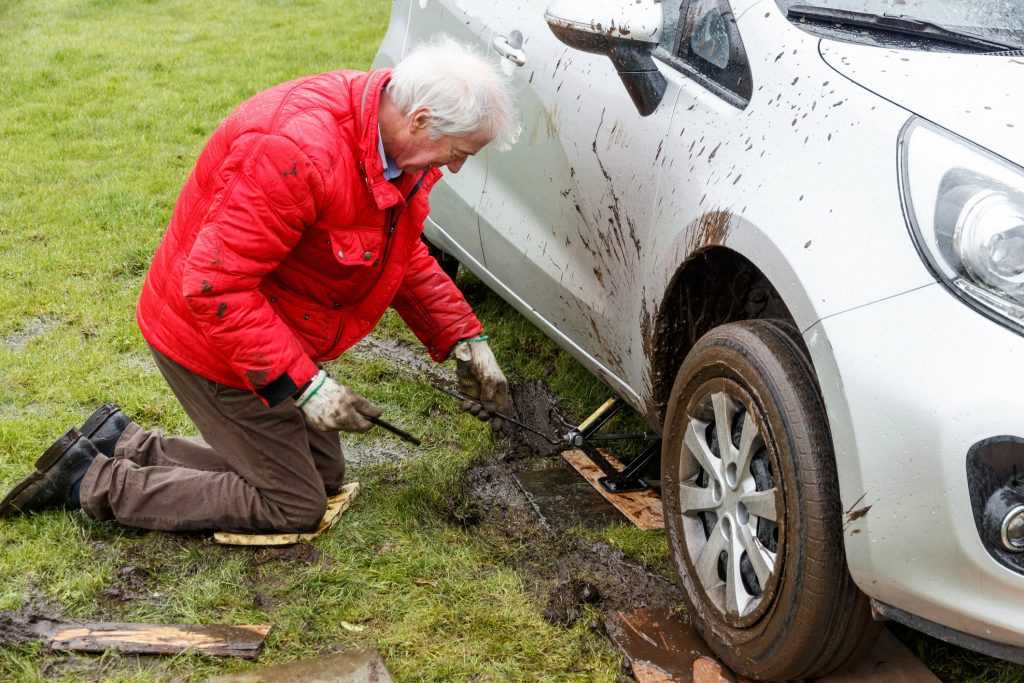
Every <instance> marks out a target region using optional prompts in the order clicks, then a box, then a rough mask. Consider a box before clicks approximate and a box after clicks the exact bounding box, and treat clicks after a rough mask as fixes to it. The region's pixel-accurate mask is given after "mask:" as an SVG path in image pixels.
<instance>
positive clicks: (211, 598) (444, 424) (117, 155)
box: [0, 0, 1024, 683]
mask: <svg viewBox="0 0 1024 683" xmlns="http://www.w3.org/2000/svg"><path fill="white" fill-rule="evenodd" d="M389 6H390V3H388V2H386V1H385V0H378V1H377V2H357V1H356V0H331V1H327V0H323V1H321V0H294V1H290V2H286V1H284V0H277V1H274V0H259V1H256V0H254V1H252V2H246V3H217V2H199V1H198V0H32V1H31V2H30V1H28V0H5V1H4V2H2V3H0V35H2V36H3V37H4V48H5V49H4V50H2V51H0V137H2V139H3V144H2V145H0V179H2V181H0V485H2V487H3V488H6V487H7V486H8V485H10V484H11V483H13V482H14V481H15V480H16V479H17V478H18V477H20V476H22V475H23V474H24V473H25V472H26V471H27V470H28V469H29V468H30V467H31V463H32V461H33V460H34V458H35V457H36V456H37V455H38V453H39V452H40V451H41V450H42V449H43V448H45V447H46V446H47V445H48V444H49V443H50V442H51V441H52V440H53V439H54V438H55V437H56V436H57V435H58V434H60V433H62V432H63V431H64V430H66V429H67V428H68V427H69V426H71V425H73V424H78V423H80V422H81V420H82V419H83V418H84V417H85V416H86V415H87V414H88V413H89V411H90V410H91V409H92V408H94V407H95V406H96V405H97V404H98V403H101V402H103V401H106V400H112V399H113V400H117V401H118V402H119V403H121V405H122V406H123V407H124V408H125V410H126V411H127V412H128V413H129V414H131V415H132V416H134V417H135V418H136V419H137V420H138V421H139V422H140V423H142V424H143V425H145V426H159V427H161V428H163V429H165V430H166V431H168V432H190V431H191V430H192V426H191V424H190V423H189V422H188V420H187V419H186V417H185V416H184V414H183V413H182V411H181V409H180V407H179V406H178V405H177V402H176V401H175V399H174V397H173V395H172V394H171V393H170V391H169V390H168V389H167V388H166V386H165V385H164V382H163V380H162V379H161V378H160V376H159V375H158V374H156V373H155V372H154V368H153V366H152V364H151V362H150V361H149V360H148V356H147V352H146V350H145V346H144V344H143V341H142V339H141V337H140V335H139V333H138V331H137V329H136V326H135V322H134V306H135V300H136V298H137V296H138V291H139V287H140V284H141V280H142V276H143V274H144V273H145V270H146V268H147V266H148V262H149V258H150V256H151V254H152V252H153V250H154V249H155V247H156V245H157V243H158V241H159V239H160V237H161V235H162V233H163V229H164V227H165V225H166V223H167V220H168V217H169V215H170V211H171V208H172V205H173V202H174V199H175V197H176V195H177V191H178V189H179V187H180V185H181V183H182V182H183V180H184V178H185V177H186V175H187V174H188V172H189V170H190V168H191V164H192V162H193V160H194V159H195V157H196V156H197V154H198V152H199V150H200V149H201V146H202V144H203V142H204V140H205V139H206V137H207V136H208V135H209V134H210V132H211V131H212V130H213V129H214V128H215V127H216V125H217V124H218V122H219V121H220V120H221V119H222V118H223V117H224V116H225V115H226V114H227V113H228V112H229V111H230V110H231V109H232V108H233V107H234V106H235V105H236V104H237V103H238V102H240V101H242V100H243V99H245V98H246V97H248V96H250V95H252V94H254V93H256V92H258V91H259V90H261V89H263V88H266V87H268V86H271V85H273V84H275V83H278V82H280V81H284V80H287V79H290V78H293V77H296V76H299V75H303V74H307V73H315V72H319V71H325V70H329V69H335V68H342V67H349V68H365V67H366V66H368V65H369V63H370V61H371V60H372V57H373V54H374V52H375V50H376V46H377V45H378V44H379V42H380V39H381V37H382V36H383V32H384V29H385V27H386V24H387V19H388V12H389ZM463 285H464V286H465V288H466V291H467V295H468V297H469V298H470V300H471V302H472V303H473V304H474V306H475V308H476V309H477V311H478V313H479V315H480V316H481V318H482V319H483V320H484V321H485V324H486V325H487V327H488V330H489V332H490V333H491V335H492V337H493V340H492V346H493V347H494V348H495V351H496V353H497V355H498V357H499V358H500V359H501V360H502V362H503V364H505V366H506V370H507V371H508V372H509V374H510V375H511V377H512V378H513V379H519V380H522V379H527V378H544V379H545V380H547V381H548V383H549V384H550V385H551V387H552V389H553V390H554V391H555V392H556V393H557V394H558V395H559V396H561V397H563V398H564V400H565V402H566V404H567V406H568V408H569V410H570V411H571V412H574V413H575V414H577V415H582V414H585V413H586V412H587V410H588V408H591V407H593V406H594V405H597V404H598V403H600V401H601V400H603V399H604V398H605V397H606V393H607V392H606V390H605V389H604V388H603V387H602V386H601V385H600V383H599V382H597V381H596V380H595V379H594V378H593V377H591V376H590V375H589V374H588V373H587V372H586V371H584V370H583V369H582V368H581V367H580V366H579V365H578V364H576V363H575V362H574V361H573V360H572V359H571V358H570V357H569V356H567V355H566V354H564V353H561V352H560V351H558V350H557V349H556V348H555V347H554V346H553V345H552V344H551V342H549V341H548V340H547V339H545V338H544V337H543V336H542V335H540V334H539V333H538V332H537V331H536V330H535V329H534V328H532V327H531V326H530V325H529V324H528V323H527V322H526V321H525V320H524V319H523V318H521V317H520V316H518V315H517V314H516V313H515V312H514V311H512V310H511V309H510V308H509V307H507V306H506V305H504V304H503V303H502V302H500V301H499V300H497V299H496V298H495V297H494V296H492V295H490V294H488V293H487V292H486V291H485V290H483V288H482V287H481V286H480V285H479V284H478V283H476V282H475V281H474V280H472V278H465V279H464V281H463ZM375 334H377V335H378V336H381V337H390V338H397V339H401V340H403V341H406V342H409V343H410V344H415V340H414V339H413V337H412V335H411V334H410V333H409V332H408V330H406V329H405V328H404V326H403V325H402V324H401V322H400V321H399V320H398V319H397V318H396V317H395V316H393V315H392V316H388V317H387V318H385V320H384V322H383V323H382V325H381V326H380V327H379V328H378V330H377V331H376V333H375ZM333 370H334V373H335V374H336V375H338V376H340V377H343V378H344V379H345V381H346V382H348V383H350V384H352V385H354V386H355V388H357V389H358V390H360V391H363V392H365V393H366V394H367V395H369V396H370V397H371V398H373V399H374V400H376V401H377V402H379V403H381V404H382V405H383V406H384V407H385V408H386V410H387V413H388V414H389V415H395V416H399V417H397V418H396V420H395V421H396V422H398V423H399V424H402V425H405V426H408V427H409V428H410V429H412V431H414V432H415V433H416V434H417V435H418V436H421V437H423V438H424V440H425V443H426V446H425V448H423V449H422V450H420V451H417V455H416V457H414V458H411V459H409V460H406V461H403V462H400V463H385V464H381V465H374V466H369V467H364V468H362V469H361V470H359V471H357V472H355V473H354V475H355V476H354V478H358V479H359V480H360V481H361V482H362V484H363V486H364V490H363V494H362V495H361V496H360V498H359V499H358V500H357V501H356V504H355V505H354V507H353V508H352V509H351V510H350V511H349V512H348V513H346V516H345V518H344V519H343V521H342V524H341V526H340V527H339V529H338V530H337V531H336V532H334V533H332V534H329V535H327V536H325V537H323V538H322V539H320V540H319V541H318V542H317V543H316V550H317V552H318V553H319V558H313V561H309V562H307V561H304V560H303V559H302V558H292V559H288V558H287V557H285V558H281V557H279V556H276V555H266V556H265V555H261V554H254V553H253V551H250V550H238V549H230V548H224V547H220V546H216V545H213V544H212V543H210V542H209V540H207V539H206V538H205V537H203V536H196V535H172V534H150V533H142V532H137V531H134V530H131V529H123V528H121V527H118V526H117V525H114V524H106V523H97V522H93V521H90V520H88V519H87V518H85V517H84V516H82V515H80V514H64V513H48V514H43V515H38V516H34V517H28V518H22V519H17V520H14V521H10V522H4V523H3V524H0V547H2V548H3V553H2V555H0V610H14V609H18V608H20V607H22V606H23V605H25V604H31V605H36V606H39V607H41V608H44V609H53V610H57V611H59V612H62V613H64V614H66V615H68V616H71V617H79V618H91V619H112V620H132V621H154V622H186V623H187V622H200V623H214V622H217V623H264V622H265V623H273V624H274V630H273V632H272V634H271V637H270V639H269V642H268V647H267V650H266V651H265V653H264V655H263V656H262V657H261V663H273V662H280V661H287V660H292V659H297V658H301V657H304V656H309V655H314V654H318V653H323V652H328V651H333V650H337V649H343V648H348V647H354V646H359V645H371V644H374V645H376V646H378V647H380V648H381V650H382V651H383V653H384V656H385V659H386V660H387V662H388V665H389V667H390V668H391V669H392V671H393V672H394V673H395V674H396V676H397V677H398V678H399V679H400V680H437V681H443V680H467V679H472V680H484V681H486V680H558V681H562V680H588V681H589V680H598V681H600V680H606V681H611V680H615V679H616V678H617V676H618V675H619V667H620V660H619V657H618V656H617V655H615V654H614V653H613V651H612V649H611V648H610V646H609V645H608V643H607V641H606V640H604V639H603V638H602V637H600V636H598V635H596V634H595V633H593V632H592V631H591V630H589V629H588V628H587V626H586V622H587V621H588V620H586V619H584V620H582V621H581V622H580V625H578V626H574V627H572V628H569V629H564V628H559V627H554V626H551V625H550V624H548V623H547V622H546V621H545V620H544V619H543V618H542V611H543V607H544V606H543V604H541V602H539V601H538V599H537V598H536V597H535V596H533V595H531V594H530V592H529V590H527V588H526V585H525V583H526V580H525V579H526V578H528V577H524V576H522V575H520V574H519V573H518V572H517V571H516V570H515V568H514V567H513V566H511V565H509V564H507V563H504V562H502V561H501V560H500V559H498V558H500V557H501V556H502V552H501V551H502V549H501V548H500V544H501V543H502V540H501V539H500V538H493V537H491V536H488V534H486V533H477V532H475V531H474V530H472V529H465V528H463V527H462V526H460V525H459V524H457V523H453V520H452V516H451V510H452V507H453V505H455V504H457V502H458V497H459V495H460V491H461V488H460V482H461V477H462V473H463V472H464V471H465V469H466V468H468V467H469V466H471V465H472V463H474V462H476V461H477V460H478V459H480V458H481V457H482V456H483V455H484V454H486V453H488V452H490V451H492V450H493V449H494V448H495V444H494V443H493V442H492V440H491V436H490V434H489V432H487V431H486V430H485V429H484V428H483V427H482V426H481V425H480V424H479V423H477V422H476V421H475V420H473V419H472V418H470V417H468V416H466V415H463V414H461V413H459V412H458V411H457V410H456V408H455V405H454V404H453V402H452V401H450V400H449V399H447V398H444V397H441V396H439V395H438V394H437V393H436V392H434V391H433V390H432V389H430V388H428V387H426V386H425V385H424V383H422V382H417V381H415V380H414V378H412V377H410V376H409V375H408V373H402V372H400V371H398V370H396V369H395V367H394V366H393V365H392V364H389V363H387V362H384V361H382V360H380V359H374V358H368V357H362V356H355V355H349V356H346V357H345V358H344V359H342V360H341V361H339V362H338V363H337V364H336V365H335V366H334V368H333ZM346 443H350V444H354V445H355V446H363V447H370V448H372V447H374V446H375V445H392V444H393V442H392V441H390V437H388V436H386V435H381V434H371V435H367V436H362V437H358V438H354V439H351V440H347V441H346ZM578 533H580V534H582V535H584V536H586V537H590V538H600V539H602V540H604V541H606V542H608V543H610V544H611V545H614V546H616V547H618V548H620V549H622V550H623V551H624V552H626V553H627V554H629V555H631V556H633V557H635V558H637V559H638V560H639V561H641V562H643V563H645V564H647V565H649V566H651V567H652V568H653V569H654V570H656V571H658V572H661V573H663V574H666V575H671V571H672V570H671V566H670V564H669V563H668V562H667V560H666V557H665V553H666V549H665V543H664V537H663V536H662V535H660V534H656V533H651V532H640V531H637V530H636V529H632V528H629V527H626V526H618V527H612V528H610V529H607V530H605V531H601V532H594V531H587V532H584V531H579V532H578ZM343 622H344V623H346V624H349V625H355V626H356V628H355V629H352V628H351V627H346V626H345V625H344V624H343ZM360 629H362V630H360ZM904 637H905V638H907V639H908V640H909V641H910V642H911V643H912V644H913V645H914V647H916V648H918V649H919V650H920V651H921V653H922V654H923V655H924V656H926V657H927V658H928V661H929V662H930V663H932V665H933V667H934V668H936V670H938V671H939V673H940V674H941V675H942V677H943V678H944V680H947V681H979V682H980V681H992V682H999V683H1010V682H1011V681H1020V680H1024V677H1021V676H1020V669H1019V667H1011V666H1009V665H1005V664H1002V663H998V662H994V661H993V660H988V659H985V658H981V657H976V656H973V655H970V654H966V653H964V652H963V651H961V650H957V649H955V648H948V647H945V646H942V645H941V644H938V643H937V642H936V641H933V640H931V639H927V638H924V637H921V636H916V635H912V634H911V635H906V634H904ZM248 666H250V665H248V664H245V663H241V662H233V661H223V660H215V659H209V658H203V657H198V656H191V655H183V656H178V657H167V658H132V657H124V656H117V655H104V656H101V657H84V658H83V657H73V658H67V657H64V656H60V655H54V654H51V653H46V652H42V651H41V650H40V649H39V648H38V646H35V645H26V646H17V647H15V646H8V647H0V680H4V681H41V680H66V681H77V680H107V681H153V680H169V679H187V680H201V679H203V678H204V677H206V676H208V675H211V674H215V673H225V672H229V671H234V670H241V669H244V668H246V667H248Z"/></svg>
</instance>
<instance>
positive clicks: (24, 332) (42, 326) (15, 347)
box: [3, 315, 60, 353]
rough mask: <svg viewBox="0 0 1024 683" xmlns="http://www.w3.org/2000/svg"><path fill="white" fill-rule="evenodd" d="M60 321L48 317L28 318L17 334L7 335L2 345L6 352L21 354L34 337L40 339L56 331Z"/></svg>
mask: <svg viewBox="0 0 1024 683" xmlns="http://www.w3.org/2000/svg"><path fill="white" fill-rule="evenodd" d="M59 324H60V319H59V318H55V317H52V316H48V315H39V316H36V317H34V318H29V319H28V320H27V321H26V322H25V324H24V325H22V326H21V329H19V330H18V331H17V332H15V333H13V334H9V335H7V336H6V337H4V339H3V345H4V347H5V348H6V349H7V350H8V351H13V352H14V353H21V352H22V351H24V350H25V347H27V346H28V343H29V342H30V341H32V340H33V339H35V338H36V337H41V336H43V335H44V334H46V333H47V332H49V331H51V330H53V329H56V327H57V326H58V325H59Z"/></svg>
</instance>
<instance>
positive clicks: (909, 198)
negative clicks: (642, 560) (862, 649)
mask: <svg viewBox="0 0 1024 683" xmlns="http://www.w3.org/2000/svg"><path fill="white" fill-rule="evenodd" d="M812 1H813V0H808V2H812ZM439 33H446V34H448V35H451V36H452V37H454V38H456V39H458V40H461V41H464V42H472V43H476V44H477V45H478V46H479V48H480V50H481V51H484V50H486V51H489V52H490V51H493V52H494V54H495V58H496V59H499V60H500V61H501V63H502V64H503V65H504V68H505V70H506V72H507V73H508V74H509V75H510V77H511V78H512V80H513V83H514V87H515V89H516V93H517V97H518V102H519V105H520V107H521V109H522V116H523V125H524V130H523V135H522V137H521V139H520V141H519V142H518V143H517V144H516V145H515V146H514V147H513V148H512V149H511V150H510V151H508V152H498V151H487V152H486V153H485V154H484V155H482V158H480V159H475V160H471V161H470V162H469V163H467V164H466V165H465V167H464V168H463V170H462V171H461V172H460V173H459V174H458V175H449V176H447V177H446V179H445V181H444V182H443V183H441V184H440V185H439V186H438V187H437V188H436V189H435V190H434V192H433V195H432V213H431V217H430V220H429V221H428V225H427V228H426V236H427V238H428V239H429V240H430V241H431V242H432V243H433V244H434V245H436V246H437V247H439V248H440V249H442V250H443V251H444V252H446V253H447V254H449V255H451V256H453V257H454V258H456V259H458V261H459V262H461V263H462V264H463V265H464V266H465V267H467V268H469V269H470V270H471V271H472V272H473V273H475V274H476V275H477V276H478V277H479V278H480V279H481V280H483V281H484V282H485V283H487V284H488V285H489V286H490V287H491V288H493V289H494V291H496V292H497V293H498V294H499V295H500V296H502V297H503V298H504V299H506V300H507V301H508V302H509V303H510V304H512V305H513V306H514V307H515V308H517V309H518V310H519V311H520V312H521V313H522V314H523V315H525V316H526V317H527V318H529V319H530V320H531V321H532V322H533V323H535V324H536V325H537V326H538V327H539V328H541V329H542V330H543V331H544V332H545V333H546V334H548V335H549V336H550V337H551V338H552V339H554V340H555V341H556V342H557V343H558V344H559V345H561V346H562V347H563V348H565V349H566V350H567V351H569V352H570V353H572V354H573V355H574V356H575V357H576V358H577V359H579V361H580V362H581V363H583V364H584V365H586V366H587V367H588V368H590V369H591V370H592V371H593V372H594V373H596V374H597V375H598V376H600V377H601V378H602V379H603V380H604V382H606V383H607V384H608V386H609V387H611V388H612V389H613V390H614V391H615V392H616V393H617V394H618V395H620V396H621V397H623V398H624V399H625V400H626V401H628V402H629V403H630V404H631V405H632V406H634V407H635V408H636V409H637V410H638V411H640V412H641V413H642V414H643V415H644V416H645V417H646V419H647V420H648V421H649V422H650V424H651V425H652V426H653V427H654V428H656V429H658V430H659V431H660V433H661V435H662V437H663V442H662V452H661V459H662V496H663V499H664V502H665V505H666V517H667V531H668V535H669V540H670V547H671V551H672V555H673V559H674V562H675V566H676V567H677V569H678V571H679V575H680V577H681V580H682V585H683V586H684V588H685V593H686V596H687V603H688V604H687V607H688V610H689V613H690V615H691V616H692V618H693V619H694V621H695V623H696V624H697V626H698V628H699V629H700V631H701V632H702V634H703V635H704V637H705V638H706V640H707V641H708V643H709V644H710V645H711V646H712V647H713V648H714V649H715V650H716V652H717V653H718V654H719V655H720V656H721V657H722V658H723V659H724V660H725V661H726V662H727V663H728V664H729V665H730V666H731V667H732V668H733V669H734V670H736V671H737V672H739V673H741V674H744V675H747V676H750V677H754V678H759V679H763V680H788V679H796V678H804V677H812V676H814V675H817V674H821V673H823V672H826V671H829V670H831V669H834V668H836V667H838V666H841V665H842V664H843V663H844V662H845V661H846V660H847V659H849V658H850V657H851V653H853V652H854V651H855V650H856V649H857V647H859V646H860V645H861V644H863V643H865V642H866V641H867V640H869V639H870V638H871V636H872V635H873V633H874V632H875V630H876V628H875V626H874V624H875V620H877V619H884V618H888V619H894V620H897V621H900V622H903V623H906V624H909V625H911V626H913V627H915V628H917V629H920V630H922V631H925V632H927V633H930V634H932V635H935V636H937V637H939V638H943V639H946V640H948V641H951V642H954V643H956V644H958V645H961V646H964V647H968V648H973V649H975V650H978V651H981V652H985V653H988V654H991V655H994V656H997V657H1002V658H1005V659H1010V660H1015V661H1018V662H1024V552H1022V551H1024V398H1022V395H1021V384H1022V382H1021V380H1022V378H1024V363H1022V361H1024V339H1022V336H1021V335H1022V334H1024V117H1022V115H1021V112H1024V88H1021V84H1022V83H1024V51H1021V49H1020V46H1021V45H1024V11H1022V8H1021V6H1020V4H1019V3H1017V2H1008V1H1004V0H817V2H816V3H815V4H813V5H812V4H805V5H797V4H795V3H794V2H792V1H791V0H682V1H681V2H680V0H672V1H668V0H666V1H665V2H658V1H656V0H554V2H553V1H552V0H517V1H514V0H506V1H503V2H482V1H478V0H473V1H470V0H396V1H395V2H394V6H393V10H392V18H391V25H390V28H389V30H388V33H387V36H386V37H385V39H384V42H383V44H382V46H381V48H380V52H379V54H378V57H377V60H376V66H388V65H391V64H393V63H395V62H397V61H398V60H399V59H401V57H402V55H403V54H404V53H405V52H406V51H408V50H409V49H410V48H411V46H413V45H414V44H416V43H417V42H420V41H424V40H428V39H430V38H431V36H433V35H435V34H439ZM873 617H874V619H873Z"/></svg>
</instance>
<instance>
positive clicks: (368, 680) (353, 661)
mask: <svg viewBox="0 0 1024 683" xmlns="http://www.w3.org/2000/svg"><path fill="white" fill-rule="evenodd" d="M206 683H394V679H393V678H392V677H391V672H389V671H388V668H387V666H385V664H384V660H383V659H382V658H381V656H380V653H379V652H377V651H376V650H355V651H351V652H341V653H338V654H333V655H327V656H325V657H318V658H316V659H304V660H299V661H297V662H289V663H288V664H277V665H275V666H268V667H260V668H257V669H251V670H249V671H245V672H243V673H237V674H228V675H225V676H216V677H214V678H209V679H207V680H206Z"/></svg>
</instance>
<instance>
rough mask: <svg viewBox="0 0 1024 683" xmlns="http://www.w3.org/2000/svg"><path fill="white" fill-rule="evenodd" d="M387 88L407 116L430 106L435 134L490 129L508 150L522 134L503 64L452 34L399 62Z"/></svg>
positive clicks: (465, 132)
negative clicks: (457, 40) (457, 39)
mask: <svg viewBox="0 0 1024 683" xmlns="http://www.w3.org/2000/svg"><path fill="white" fill-rule="evenodd" d="M387 92H388V95H389V96H390V97H391V101H392V102H394V104H395V106H396V107H397V108H398V110H399V111H400V112H402V114H403V115H404V116H409V115H410V114H412V113H413V112H415V111H417V110H418V109H422V108H426V109H428V110H429V111H430V118H431V124H430V132H431V135H432V136H433V137H435V138H437V137H440V136H441V135H456V136H458V135H468V134H471V133H476V132H484V133H487V134H488V135H489V136H490V138H491V140H492V141H493V142H494V143H495V145H496V146H497V147H498V149H503V150H504V149H508V148H509V147H511V146H512V145H513V144H514V143H515V141H516V139H517V138H518V137H519V129H520V127H519V115H518V113H517V112H516V107H515V103H514V102H513V100H512V93H511V90H510V87H509V83H508V79H506V78H505V77H504V76H503V75H502V74H501V72H500V70H499V69H498V65H497V64H496V63H494V62H491V61H488V60H487V59H484V58H483V57H481V56H480V55H479V54H477V53H476V51H475V50H473V49H472V48H471V47H469V46H468V45H463V44H462V43H458V42H456V41H455V40H452V39H451V38H449V37H448V36H446V35H441V36H438V37H437V38H435V39H434V40H432V41H431V42H429V43H426V44H423V45H419V46H417V47H416V49H414V50H413V51H412V52H410V53H409V54H408V55H407V56H406V57H405V59H403V60H402V61H401V62H399V63H398V64H397V65H396V66H395V68H394V71H393V72H392V74H391V82H390V83H389V84H388V88H387Z"/></svg>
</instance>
